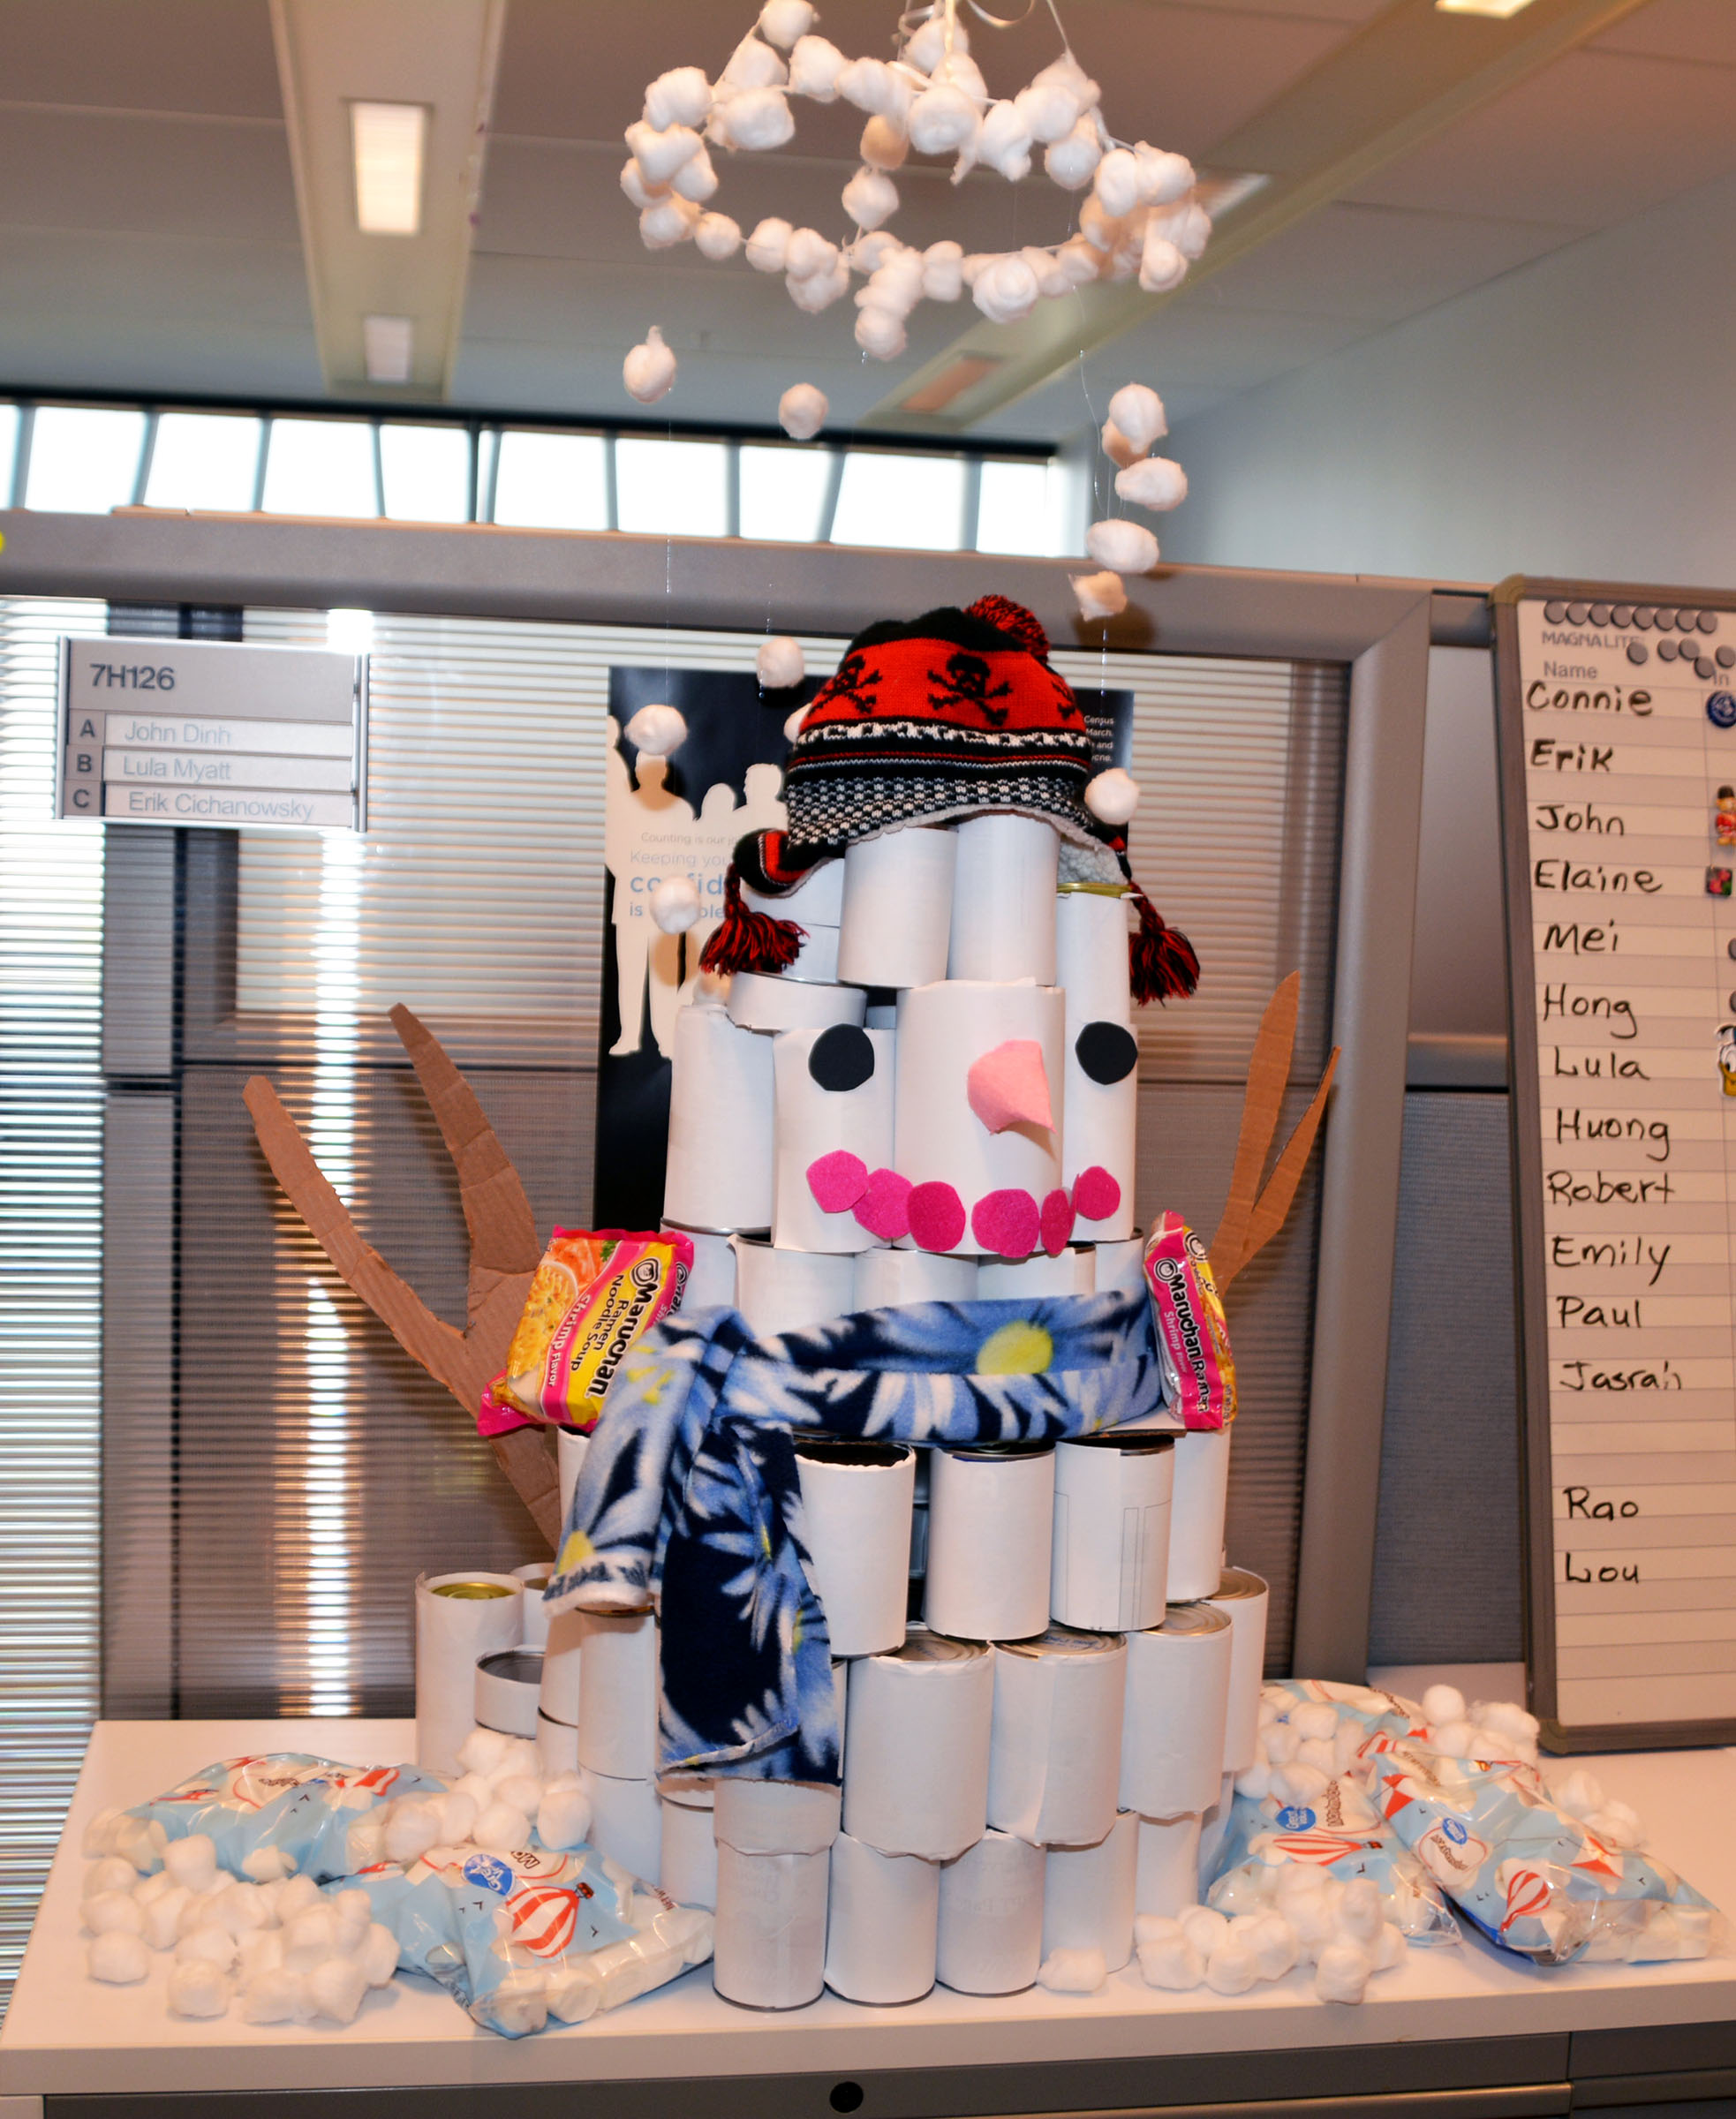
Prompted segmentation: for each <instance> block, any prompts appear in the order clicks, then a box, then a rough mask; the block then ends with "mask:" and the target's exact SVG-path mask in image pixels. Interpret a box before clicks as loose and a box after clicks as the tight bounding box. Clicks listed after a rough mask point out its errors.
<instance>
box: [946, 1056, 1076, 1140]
mask: <svg viewBox="0 0 1736 2119" xmlns="http://www.w3.org/2000/svg"><path fill="white" fill-rule="evenodd" d="M964 1091H965V1095H966V1096H967V1097H969V1099H970V1108H971V1110H972V1111H974V1112H976V1114H977V1117H978V1118H979V1119H980V1120H982V1121H983V1123H984V1125H985V1126H986V1127H988V1129H989V1131H990V1132H991V1133H1005V1132H1006V1130H1007V1128H1008V1127H1009V1126H1018V1125H1028V1126H1046V1127H1049V1128H1050V1129H1051V1130H1053V1127H1054V1123H1055V1117H1054V1112H1053V1109H1052V1108H1051V1105H1050V1103H1049V1077H1048V1075H1046V1074H1045V1072H1044V1068H1043V1048H1042V1046H1041V1045H1040V1044H1038V1042H1037V1040H1036V1039H1035V1038H1034V1037H1009V1038H1008V1040H1007V1042H1006V1043H1005V1044H998V1045H996V1046H995V1048H994V1050H993V1052H985V1053H984V1054H983V1056H982V1058H981V1059H980V1060H974V1061H973V1062H972V1063H971V1067H970V1073H969V1074H968V1075H966V1076H965V1077H964Z"/></svg>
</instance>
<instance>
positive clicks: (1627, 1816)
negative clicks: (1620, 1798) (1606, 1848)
mask: <svg viewBox="0 0 1736 2119" xmlns="http://www.w3.org/2000/svg"><path fill="white" fill-rule="evenodd" d="M1587 1822H1588V1823H1589V1825H1590V1827H1591V1829H1592V1830H1593V1831H1594V1832H1595V1833H1596V1835H1597V1836H1598V1838H1599V1839H1601V1840H1603V1841H1604V1842H1605V1843H1606V1844H1608V1845H1610V1846H1612V1847H1621V1848H1625V1849H1627V1850H1628V1851H1633V1852H1637V1851H1638V1850H1639V1849H1640V1848H1642V1847H1643V1846H1644V1845H1645V1844H1646V1832H1645V1827H1644V1826H1643V1825H1642V1823H1641V1821H1640V1814H1639V1812H1638V1811H1637V1810H1635V1809H1633V1808H1632V1807H1630V1806H1629V1805H1628V1804H1627V1803H1618V1802H1614V1801H1611V1802H1607V1803H1605V1804H1604V1806H1603V1808H1602V1809H1601V1810H1599V1811H1596V1813H1595V1814H1593V1815H1592V1816H1591V1817H1589V1819H1588V1820H1587Z"/></svg>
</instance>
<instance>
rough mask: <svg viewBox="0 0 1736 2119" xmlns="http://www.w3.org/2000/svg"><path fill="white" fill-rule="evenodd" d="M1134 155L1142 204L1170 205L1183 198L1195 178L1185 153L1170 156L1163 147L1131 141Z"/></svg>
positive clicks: (1192, 167)
mask: <svg viewBox="0 0 1736 2119" xmlns="http://www.w3.org/2000/svg"><path fill="white" fill-rule="evenodd" d="M1133 158H1134V161H1135V162H1136V164H1137V165H1138V169H1139V198H1140V202H1141V204H1142V205H1145V206H1173V205H1174V203H1175V202H1176V200H1179V199H1185V198H1186V197H1187V196H1188V194H1189V192H1191V191H1192V190H1193V188H1194V185H1195V184H1196V182H1197V181H1198V179H1197V178H1196V177H1195V175H1194V165H1193V163H1192V162H1189V160H1188V158H1187V156H1186V155H1172V154H1170V153H1169V152H1168V151H1167V149H1166V148H1163V147H1149V146H1148V145H1147V144H1146V142H1145V141H1144V140H1136V141H1135V142H1134V148H1133Z"/></svg>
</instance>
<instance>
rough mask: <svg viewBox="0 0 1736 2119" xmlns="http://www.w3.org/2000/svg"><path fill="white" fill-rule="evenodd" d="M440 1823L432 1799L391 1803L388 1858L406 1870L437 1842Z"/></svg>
mask: <svg viewBox="0 0 1736 2119" xmlns="http://www.w3.org/2000/svg"><path fill="white" fill-rule="evenodd" d="M441 1822H442V1820H441V1814H440V1811H439V1809H438V1808H437V1807H436V1805H435V1803H434V1802H433V1801H415V1800H405V1801H404V1802H401V1803H394V1804H393V1806H392V1811H391V1815H390V1816H389V1818H388V1819H387V1820H386V1859H387V1860H388V1861H395V1862H396V1863H397V1864H398V1865H399V1866H400V1867H402V1868H406V1869H407V1868H408V1867H409V1866H410V1865H411V1862H412V1861H418V1860H419V1859H421V1857H422V1856H423V1855H424V1854H426V1852H427V1851H428V1849H429V1848H430V1847H432V1846H434V1844H436V1843H437V1842H438V1840H439V1838H440V1828H441ZM285 1918H286V1919H287V1916H285Z"/></svg>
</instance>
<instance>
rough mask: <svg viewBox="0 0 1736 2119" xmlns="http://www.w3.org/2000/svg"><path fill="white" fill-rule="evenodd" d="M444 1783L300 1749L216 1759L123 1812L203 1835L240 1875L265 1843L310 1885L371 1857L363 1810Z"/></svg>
mask: <svg viewBox="0 0 1736 2119" xmlns="http://www.w3.org/2000/svg"><path fill="white" fill-rule="evenodd" d="M445 1786H446V1783H445V1782H443V1781H442V1780H440V1779H439V1778H438V1777H437V1776H434V1775H433V1774H429V1773H422V1772H419V1770H418V1769H417V1768H415V1767H413V1766H369V1767H361V1766H338V1765H335V1764H333V1762H332V1761H330V1760H329V1759H316V1758H313V1757H311V1756H309V1755H308V1754H307V1753H300V1752H277V1753H273V1754H271V1755H270V1756H268V1757H260V1758H246V1759H223V1760H221V1761H219V1762H218V1763H217V1764H216V1765H215V1766H208V1767H206V1768H204V1769H203V1770H202V1771H201V1772H199V1773H196V1774H193V1775H192V1776H189V1777H188V1778H187V1779H186V1780H185V1781H183V1782H182V1783H180V1785H179V1786H178V1787H176V1788H171V1789H170V1791H169V1793H168V1794H167V1795H165V1796H162V1797H160V1798H159V1799H157V1800H156V1801H155V1802H154V1803H140V1805H138V1806H137V1807H136V1808H134V1809H132V1810H129V1811H128V1812H126V1816H127V1817H128V1818H129V1819H132V1820H135V1821H138V1822H140V1824H142V1825H143V1827H144V1828H145V1829H146V1831H147V1833H148V1832H149V1831H150V1830H151V1829H152V1828H153V1827H155V1828H157V1829H160V1830H161V1831H162V1834H163V1835H164V1836H165V1837H167V1838H169V1839H185V1837H186V1836H188V1835H189V1834H190V1833H193V1832H203V1833H206V1834H208V1836H209V1837H210V1839H211V1842H212V1844H213V1845H214V1846H215V1849H216V1854H217V1864H218V1866H219V1867H220V1868H223V1869H226V1870H227V1871H228V1872H229V1873H230V1874H231V1875H234V1876H245V1875H247V1874H250V1871H249V1870H248V1868H247V1866H246V1865H247V1860H248V1858H249V1857H250V1856H252V1855H255V1854H258V1853H260V1852H261V1851H264V1850H267V1849H275V1850H276V1851H277V1852H279V1853H280V1854H281V1855H283V1857H284V1866H285V1868H286V1870H296V1871H299V1872H300V1874H303V1875H306V1876H311V1877H312V1878H313V1881H314V1882H316V1883H325V1882H328V1881H331V1880H332V1879H334V1878H340V1877H347V1876H349V1875H350V1874H351V1873H352V1872H353V1871H355V1870H356V1869H359V1867H361V1866H362V1865H363V1863H364V1862H365V1861H366V1860H367V1859H370V1856H371V1852H372V1851H373V1848H372V1841H373V1835H371V1834H370V1832H369V1829H368V1820H369V1817H370V1814H372V1813H373V1812H374V1811H375V1810H376V1809H378V1807H379V1806H380V1805H381V1804H382V1803H388V1802H393V1801H396V1799H397V1798H398V1797H400V1796H404V1795H431V1794H436V1793H439V1792H442V1791H443V1790H444V1788H445Z"/></svg>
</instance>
